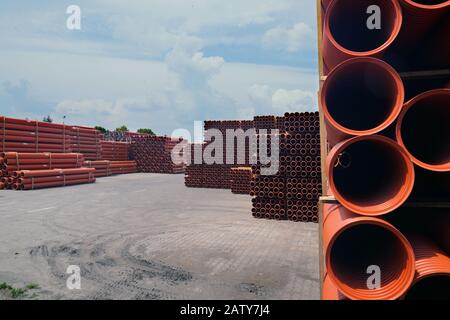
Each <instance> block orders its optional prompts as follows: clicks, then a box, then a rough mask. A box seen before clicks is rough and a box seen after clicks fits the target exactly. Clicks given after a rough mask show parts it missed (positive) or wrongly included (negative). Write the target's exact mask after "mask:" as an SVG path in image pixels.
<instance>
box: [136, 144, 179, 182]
mask: <svg viewBox="0 0 450 320" xmlns="http://www.w3.org/2000/svg"><path fill="white" fill-rule="evenodd" d="M181 143H184V140H183V139H182V138H171V137H157V136H148V137H136V138H134V139H133V141H132V143H131V146H130V149H131V152H130V153H131V158H132V159H133V160H135V161H136V163H137V168H138V171H139V172H147V173H167V174H178V173H184V169H185V164H184V163H177V164H174V163H173V161H172V151H173V149H174V148H175V147H176V146H177V145H179V144H181ZM180 151H181V150H180ZM181 157H182V155H180V158H181Z"/></svg>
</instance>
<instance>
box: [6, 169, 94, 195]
mask: <svg viewBox="0 0 450 320" xmlns="http://www.w3.org/2000/svg"><path fill="white" fill-rule="evenodd" d="M94 182H95V169H93V168H77V169H53V170H22V171H16V172H14V173H13V176H12V177H11V185H12V188H13V189H14V190H35V189H42V188H50V187H64V186H69V185H76V184H84V183H94Z"/></svg>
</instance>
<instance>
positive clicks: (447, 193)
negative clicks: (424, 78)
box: [320, 0, 450, 300]
mask: <svg viewBox="0 0 450 320" xmlns="http://www.w3.org/2000/svg"><path fill="white" fill-rule="evenodd" d="M322 4H323V10H324V12H323V16H324V34H323V46H322V54H323V63H324V66H325V67H324V74H323V75H324V76H326V80H325V81H324V83H323V85H322V89H321V93H320V104H321V106H322V110H323V115H324V119H325V125H326V131H327V138H328V144H329V146H330V148H331V151H330V152H329V154H328V158H327V161H326V168H325V171H326V174H327V178H328V185H329V190H328V195H330V196H334V197H335V198H336V200H337V204H324V205H323V211H324V212H323V215H324V220H323V241H324V247H323V252H324V257H325V266H324V268H325V269H326V281H325V284H326V285H325V284H324V287H323V298H324V299H343V298H348V299H354V300H356V299H358V300H359V299H361V300H380V299H383V300H393V299H415V298H420V299H423V298H426V299H433V298H437V299H441V298H449V293H450V258H449V254H450V252H449V250H448V247H447V246H448V239H447V240H444V241H443V240H442V239H443V238H444V239H445V238H448V230H450V219H449V218H448V217H449V213H448V210H447V212H444V214H438V213H437V211H438V209H437V208H432V207H433V206H429V203H428V204H427V203H425V204H424V205H423V206H422V205H421V202H420V201H418V199H421V200H422V199H427V200H428V202H429V201H430V200H431V202H432V203H431V204H434V202H436V201H440V200H443V201H446V202H448V201H449V199H450V187H449V186H450V148H449V139H450V127H449V125H448V124H449V123H450V89H449V88H448V87H445V88H442V87H440V86H437V87H433V88H432V90H430V86H432V84H433V82H430V84H427V85H425V86H420V85H415V87H414V88H412V89H410V88H409V87H406V86H405V83H404V81H403V78H402V77H401V76H400V75H399V73H398V71H399V70H400V71H405V70H408V71H420V69H418V68H423V67H427V66H433V67H438V68H442V67H446V68H448V66H450V54H448V52H449V51H446V50H448V48H450V47H449V46H448V42H447V43H445V45H446V46H447V48H446V49H445V48H443V47H442V46H441V42H442V39H441V40H440V41H436V39H435V37H433V36H430V35H431V34H436V35H438V34H440V35H442V34H446V37H447V38H448V34H449V32H450V29H449V28H447V29H445V30H442V26H443V25H445V24H448V21H449V20H450V1H435V2H433V4H431V3H426V4H425V3H424V2H423V1H422V2H419V1H413V0H391V1H381V0H378V1H377V0H376V1H375V2H374V1H370V0H367V1H366V0H361V1H358V3H357V4H356V5H355V2H354V1H349V0H333V1H329V0H326V1H322ZM374 4H376V5H379V6H380V7H381V8H382V10H383V12H384V19H385V24H386V25H387V26H388V28H385V29H383V32H371V30H369V29H368V28H367V25H366V23H365V21H364V23H361V21H362V20H361V19H360V18H361V17H366V15H365V9H364V12H362V11H361V12H360V11H359V10H360V9H361V8H367V7H368V6H370V5H374ZM349 35H350V36H349ZM444 38H445V37H444ZM422 40H423V41H422ZM444 42H445V41H444ZM405 49H406V50H405ZM442 49H444V51H442ZM439 50H441V54H440V55H439V59H435V56H433V55H432V54H429V53H428V52H436V51H439ZM411 52H416V53H417V54H411ZM424 53H425V54H424ZM436 62H437V64H436ZM394 67H395V69H394ZM419 73H421V72H419ZM449 84H450V83H449ZM418 93H419V94H418ZM414 96H415V97H414ZM408 99H411V100H409V101H408ZM437 186H438V187H437ZM438 199H439V200H438ZM408 200H414V201H418V202H417V204H416V205H415V206H414V207H415V208H417V210H418V214H417V215H415V216H414V217H413V215H412V213H413V212H412V211H413V209H412V208H411V207H410V206H404V204H405V202H407V201H408ZM429 221H433V224H429ZM424 224H426V225H428V224H429V229H426V228H422V227H421V226H422V225H424ZM406 226H408V227H406ZM411 229H412V230H411ZM443 230H444V231H443ZM438 235H440V236H438ZM369 270H371V271H370V272H372V273H379V272H381V275H380V276H381V283H380V285H377V286H376V287H371V286H369V285H368V280H369V277H370V275H371V273H370V272H369ZM377 270H378V271H377Z"/></svg>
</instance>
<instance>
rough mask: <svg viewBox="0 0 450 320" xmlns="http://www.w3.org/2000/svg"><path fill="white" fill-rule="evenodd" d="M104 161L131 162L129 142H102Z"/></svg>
mask: <svg viewBox="0 0 450 320" xmlns="http://www.w3.org/2000/svg"><path fill="white" fill-rule="evenodd" d="M101 144H102V160H111V161H127V160H129V157H128V153H129V146H130V144H129V143H128V142H119V141H102V142H101Z"/></svg>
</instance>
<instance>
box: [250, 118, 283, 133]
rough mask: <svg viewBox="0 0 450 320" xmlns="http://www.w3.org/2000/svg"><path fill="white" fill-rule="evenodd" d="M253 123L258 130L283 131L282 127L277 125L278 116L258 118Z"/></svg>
mask: <svg viewBox="0 0 450 320" xmlns="http://www.w3.org/2000/svg"><path fill="white" fill-rule="evenodd" d="M253 122H254V124H255V128H256V129H257V130H261V129H266V130H269V129H282V128H281V126H280V125H279V124H278V123H277V117H276V116H256V117H255V118H254V119H253Z"/></svg>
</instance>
